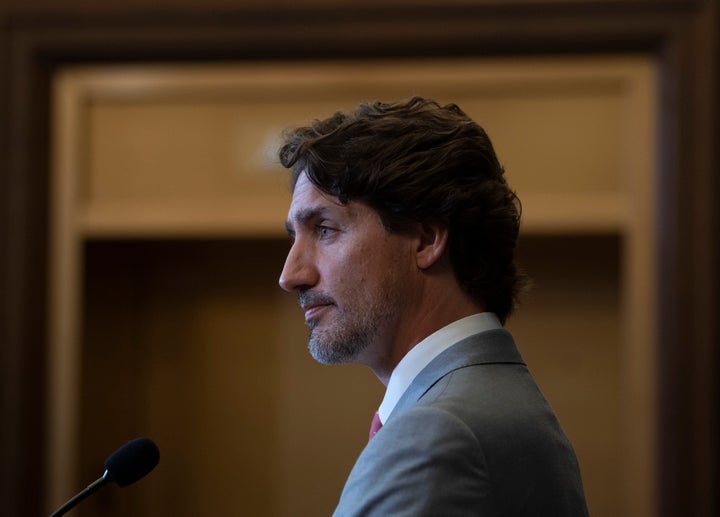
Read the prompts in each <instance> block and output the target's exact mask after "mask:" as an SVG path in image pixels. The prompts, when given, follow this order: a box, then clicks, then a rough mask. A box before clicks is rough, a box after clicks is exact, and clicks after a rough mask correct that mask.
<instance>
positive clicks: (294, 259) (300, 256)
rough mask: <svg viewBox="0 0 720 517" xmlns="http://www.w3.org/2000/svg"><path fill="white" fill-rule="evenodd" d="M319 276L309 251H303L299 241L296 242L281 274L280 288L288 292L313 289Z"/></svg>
mask: <svg viewBox="0 0 720 517" xmlns="http://www.w3.org/2000/svg"><path fill="white" fill-rule="evenodd" d="M317 276H318V275H317V268H315V266H314V265H313V261H312V257H311V255H310V253H309V252H308V250H305V251H302V250H301V247H300V246H299V243H298V241H295V242H294V243H293V245H292V247H291V248H290V251H289V252H288V255H287V258H286V259H285V265H284V266H283V269H282V272H281V273H280V279H279V280H278V283H279V284H280V287H281V288H282V289H283V290H285V291H287V292H292V291H294V290H296V289H300V288H305V287H312V286H313V285H315V284H316V283H317Z"/></svg>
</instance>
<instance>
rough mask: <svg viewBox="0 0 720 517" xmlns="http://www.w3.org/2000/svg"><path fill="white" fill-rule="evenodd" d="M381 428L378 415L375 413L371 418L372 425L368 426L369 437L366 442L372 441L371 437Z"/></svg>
mask: <svg viewBox="0 0 720 517" xmlns="http://www.w3.org/2000/svg"><path fill="white" fill-rule="evenodd" d="M381 427H382V422H381V421H380V415H378V414H377V412H376V413H375V416H373V419H372V423H371V424H370V437H369V438H368V440H372V437H373V436H375V433H377V432H378V431H379V430H380V428H381Z"/></svg>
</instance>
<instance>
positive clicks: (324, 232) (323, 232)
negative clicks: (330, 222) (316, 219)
mask: <svg viewBox="0 0 720 517" xmlns="http://www.w3.org/2000/svg"><path fill="white" fill-rule="evenodd" d="M334 231H335V230H334V229H332V228H330V227H329V226H323V225H321V224H319V225H318V226H317V234H318V236H319V237H320V238H321V239H326V238H328V237H330V236H331V235H332V234H333V232H334Z"/></svg>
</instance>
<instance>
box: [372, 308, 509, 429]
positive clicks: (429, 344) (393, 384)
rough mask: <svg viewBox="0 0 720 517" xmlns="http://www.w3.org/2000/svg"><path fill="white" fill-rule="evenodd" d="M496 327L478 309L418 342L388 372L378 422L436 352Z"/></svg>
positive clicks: (494, 320) (497, 325) (488, 314)
mask: <svg viewBox="0 0 720 517" xmlns="http://www.w3.org/2000/svg"><path fill="white" fill-rule="evenodd" d="M498 328H502V324H501V323H500V320H499V319H498V317H497V316H496V315H495V314H494V313H492V312H481V313H478V314H473V315H472V316H467V317H466V318H462V319H459V320H457V321H454V322H452V323H450V324H449V325H447V326H445V327H443V328H441V329H440V330H438V331H436V332H433V333H432V334H430V335H429V336H428V337H426V338H425V339H423V340H422V341H420V342H419V343H418V344H417V345H415V346H414V347H413V348H412V349H411V350H410V351H409V352H408V353H407V354H406V355H405V357H403V358H402V359H401V360H400V362H399V363H398V365H397V366H396V367H395V369H394V370H393V372H392V374H391V375H390V381H388V385H387V390H386V391H385V397H384V398H383V401H382V403H381V404H380V408H379V409H378V415H379V416H380V421H381V422H383V423H385V422H386V421H387V419H388V417H389V416H390V413H392V410H393V409H395V405H396V404H397V403H398V401H399V400H400V398H401V397H402V396H403V393H405V390H407V389H408V387H409V386H410V384H411V383H412V381H413V380H414V379H415V377H416V376H417V375H418V374H419V373H420V372H421V371H422V369H423V368H425V367H426V366H427V365H428V364H430V362H431V361H432V360H433V359H435V358H436V357H437V356H438V355H440V354H441V353H442V352H444V351H445V350H447V349H448V348H450V347H451V346H453V345H454V344H456V343H458V342H460V341H462V340H463V339H465V338H466V337H470V336H472V335H473V334H477V333H478V332H483V331H486V330H492V329H498Z"/></svg>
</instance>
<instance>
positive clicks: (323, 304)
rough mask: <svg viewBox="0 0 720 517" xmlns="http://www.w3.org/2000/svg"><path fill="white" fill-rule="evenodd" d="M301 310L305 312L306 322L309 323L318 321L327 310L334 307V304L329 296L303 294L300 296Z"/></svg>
mask: <svg viewBox="0 0 720 517" xmlns="http://www.w3.org/2000/svg"><path fill="white" fill-rule="evenodd" d="M299 301H300V308H301V309H302V310H303V311H305V322H306V323H309V322H310V321H312V320H315V319H317V318H318V317H319V316H320V313H322V311H324V310H325V309H326V308H328V307H330V306H332V305H334V302H333V301H332V299H331V298H329V297H328V296H324V295H320V294H315V293H310V292H307V291H306V292H302V293H300V294H299Z"/></svg>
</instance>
